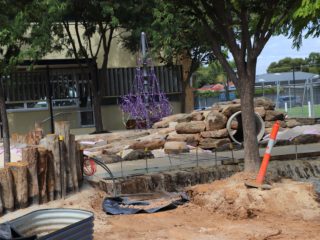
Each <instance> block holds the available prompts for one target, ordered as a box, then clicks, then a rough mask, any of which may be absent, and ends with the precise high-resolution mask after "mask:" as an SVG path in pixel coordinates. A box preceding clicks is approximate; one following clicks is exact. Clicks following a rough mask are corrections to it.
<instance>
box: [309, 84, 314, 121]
mask: <svg viewBox="0 0 320 240" xmlns="http://www.w3.org/2000/svg"><path fill="white" fill-rule="evenodd" d="M310 80H311V83H310V101H311V117H314V99H313V78H310Z"/></svg>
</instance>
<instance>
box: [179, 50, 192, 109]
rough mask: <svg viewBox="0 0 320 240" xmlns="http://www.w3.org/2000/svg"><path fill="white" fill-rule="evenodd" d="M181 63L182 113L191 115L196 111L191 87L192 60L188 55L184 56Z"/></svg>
mask: <svg viewBox="0 0 320 240" xmlns="http://www.w3.org/2000/svg"><path fill="white" fill-rule="evenodd" d="M180 63H181V64H182V94H181V112H183V113H189V112H191V111H192V110H193V109H194V96H193V91H192V87H191V86H190V77H191V76H192V72H191V69H192V59H191V58H190V57H189V56H188V55H187V54H184V55H183V56H182V57H181V58H180Z"/></svg>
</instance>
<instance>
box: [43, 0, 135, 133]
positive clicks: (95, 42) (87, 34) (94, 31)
mask: <svg viewBox="0 0 320 240" xmlns="http://www.w3.org/2000/svg"><path fill="white" fill-rule="evenodd" d="M128 3H129V1H119V2H114V1H97V0H80V1H79V0H62V1H59V0H48V1H43V2H42V5H43V6H47V8H48V10H47V11H44V12H43V14H42V18H43V19H45V18H46V16H47V15H49V14H51V15H53V16H54V17H55V19H56V21H55V23H54V24H53V25H54V26H55V28H56V29H59V31H56V32H55V33H54V34H55V36H56V38H59V39H61V46H63V47H64V48H66V49H67V55H68V56H72V57H74V58H75V59H76V60H77V61H78V62H79V67H80V68H81V69H82V71H83V70H84V69H83V67H84V66H82V65H81V64H80V61H79V60H80V59H84V60H85V62H86V65H87V66H88V68H89V70H90V73H92V74H91V91H92V98H93V99H92V100H93V111H94V118H95V127H96V132H101V131H103V123H102V114H101V92H100V88H99V76H98V74H97V66H98V62H97V61H98V55H102V56H103V59H102V65H101V70H102V72H103V73H105V72H106V69H107V66H108V60H109V52H110V47H111V42H112V40H113V38H114V33H115V31H116V30H117V29H119V26H120V24H119V18H121V17H122V16H123V15H126V13H125V11H126V8H125V6H127V4H128Z"/></svg>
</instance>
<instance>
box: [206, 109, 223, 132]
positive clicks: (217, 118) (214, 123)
mask: <svg viewBox="0 0 320 240" xmlns="http://www.w3.org/2000/svg"><path fill="white" fill-rule="evenodd" d="M227 120H228V119H227V117H226V116H225V115H223V114H222V113H219V112H217V111H211V112H210V113H209V114H208V116H207V117H206V119H205V126H206V130H207V131H213V130H219V129H223V128H225V127H226V124H227Z"/></svg>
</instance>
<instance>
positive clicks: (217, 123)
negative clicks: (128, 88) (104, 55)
mask: <svg viewBox="0 0 320 240" xmlns="http://www.w3.org/2000/svg"><path fill="white" fill-rule="evenodd" d="M240 106H241V103H240V100H239V99H237V100H234V101H230V102H223V103H219V104H215V105H213V106H212V107H211V108H210V109H206V110H200V111H193V112H192V113H189V114H175V115H170V116H168V117H165V118H163V119H162V120H161V121H159V122H156V123H155V124H154V125H153V127H152V129H149V130H131V131H123V132H118V133H112V134H108V135H104V136H101V138H103V140H104V141H103V143H104V144H101V143H100V146H97V147H93V148H91V149H88V151H92V152H94V154H95V155H99V153H100V155H101V154H102V155H103V156H104V158H105V159H106V161H107V162H114V161H117V160H121V159H122V160H133V159H141V158H145V157H148V158H150V157H153V156H155V157H159V156H162V155H163V154H165V153H172V154H177V153H184V152H190V151H191V152H192V151H199V150H200V151H202V150H204V151H206V150H214V149H229V148H231V147H232V144H231V140H230V136H229V133H228V131H227V129H226V125H227V121H228V119H229V118H230V116H232V115H233V114H234V113H236V112H238V111H240ZM255 112H256V113H257V114H258V115H260V117H261V118H262V119H263V121H264V123H265V134H268V133H270V131H271V128H272V126H273V124H274V122H275V121H276V120H279V121H280V122H281V128H282V130H283V129H284V128H293V127H296V126H300V125H304V124H314V120H313V122H312V120H308V119H289V118H287V117H286V115H285V113H283V112H280V111H277V110H275V104H274V103H273V102H272V101H271V100H270V99H267V98H257V99H255ZM237 127H238V126H237V122H232V124H231V128H232V129H237ZM195 149H197V150H195Z"/></svg>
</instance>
